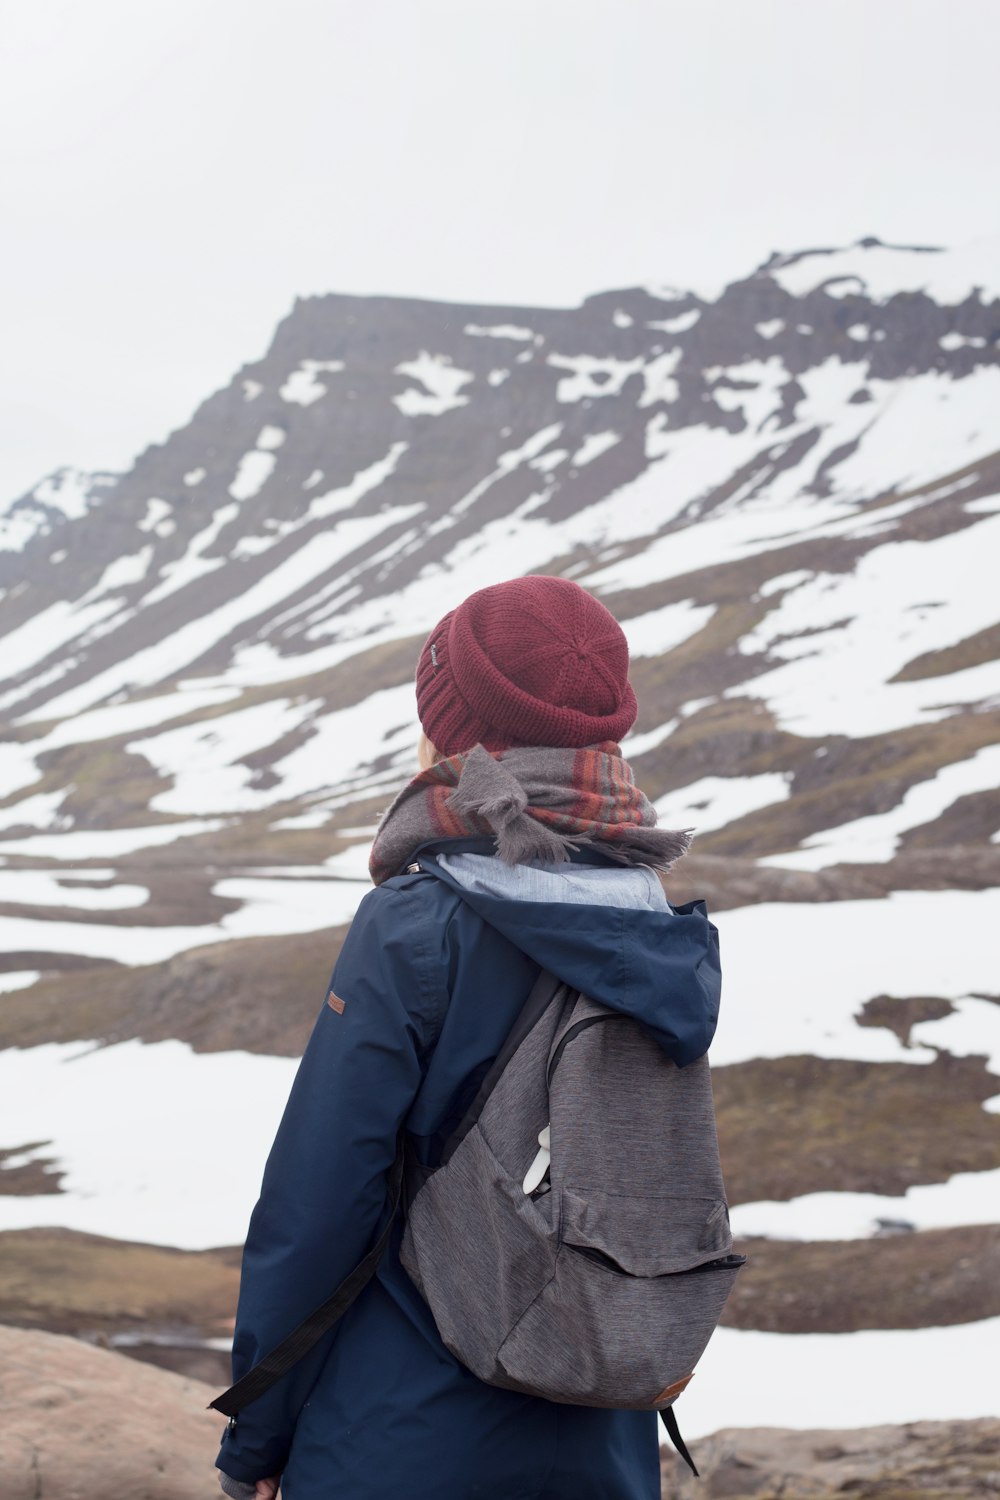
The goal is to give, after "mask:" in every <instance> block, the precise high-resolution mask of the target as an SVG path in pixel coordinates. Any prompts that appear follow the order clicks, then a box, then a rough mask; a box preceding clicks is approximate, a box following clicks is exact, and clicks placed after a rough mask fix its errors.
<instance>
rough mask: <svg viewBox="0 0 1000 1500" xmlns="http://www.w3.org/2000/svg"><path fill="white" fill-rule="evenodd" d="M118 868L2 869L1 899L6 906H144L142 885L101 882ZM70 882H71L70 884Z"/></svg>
mask: <svg viewBox="0 0 1000 1500" xmlns="http://www.w3.org/2000/svg"><path fill="white" fill-rule="evenodd" d="M114 875H115V872H114V870H95V869H85V870H60V871H59V872H58V874H50V873H49V871H48V870H0V903H3V904H4V905H5V906H76V907H79V908H80V910H81V911H122V910H125V909H127V908H128V907H134V906H144V905H145V903H146V902H147V901H148V900H149V892H148V891H147V890H146V888H145V886H142V885H124V884H122V885H107V884H105V885H101V884H98V883H96V882H100V881H113V880H114ZM67 882H71V883H69V884H67Z"/></svg>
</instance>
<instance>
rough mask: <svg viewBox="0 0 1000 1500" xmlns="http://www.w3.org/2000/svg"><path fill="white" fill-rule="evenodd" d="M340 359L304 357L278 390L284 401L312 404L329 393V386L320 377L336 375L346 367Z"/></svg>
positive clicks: (298, 404)
mask: <svg viewBox="0 0 1000 1500" xmlns="http://www.w3.org/2000/svg"><path fill="white" fill-rule="evenodd" d="M345 368H346V367H345V365H344V362H343V360H340V359H303V360H302V361H301V362H300V363H299V366H298V368H297V369H295V370H293V371H292V372H291V374H290V375H289V376H288V379H287V380H286V381H285V383H284V385H283V386H282V387H281V389H280V390H279V392H278V395H279V396H280V397H281V399H282V401H288V402H289V403H291V404H292V405H294V406H312V404H313V402H314V401H320V400H322V398H323V397H324V396H325V395H326V394H327V391H328V390H329V386H327V385H325V384H324V382H323V381H322V380H320V379H319V378H318V377H319V376H320V375H321V374H327V375H336V374H339V373H340V371H341V370H343V369H345Z"/></svg>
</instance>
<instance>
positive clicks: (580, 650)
mask: <svg viewBox="0 0 1000 1500" xmlns="http://www.w3.org/2000/svg"><path fill="white" fill-rule="evenodd" d="M636 712H637V709H636V701H635V694H634V692H633V691H632V686H631V684H630V682H629V680H628V643H627V641H626V640H625V635H624V633H623V631H622V628H621V626H620V625H619V624H618V621H617V620H616V619H615V617H614V615H613V614H611V612H610V611H609V610H607V609H605V607H604V605H603V604H601V603H600V602H599V601H598V600H597V599H595V598H594V596H593V595H592V594H588V593H587V591H586V589H582V588H581V587H580V585H579V584H578V583H573V582H572V581H571V580H570V579H568V578H547V577H543V576H540V575H535V574H531V575H529V576H528V577H526V578H512V579H510V581H509V582H507V583H496V584H493V586H492V587H491V588H486V589H480V590H479V591H478V593H475V594H470V596H469V598H468V599H466V600H465V602H464V604H460V605H459V606H458V608H457V609H453V610H451V612H450V613H449V614H446V615H445V617H444V619H443V620H441V621H440V623H439V624H438V625H436V626H435V627H434V629H433V630H432V631H431V633H430V635H429V636H428V638H427V641H426V643H425V645H424V648H423V650H422V651H421V653H420V660H419V661H418V663H417V713H418V715H419V717H420V722H421V724H422V726H423V729H424V733H425V734H426V735H427V738H428V739H429V740H430V741H431V743H432V744H433V745H434V747H435V749H437V750H438V751H440V753H441V754H442V755H455V754H457V753H458V752H459V751H460V750H471V748H472V746H473V745H477V744H479V745H483V746H484V747H485V749H487V750H509V749H510V748H511V747H512V746H514V745H559V746H564V747H568V748H575V749H579V748H581V747H582V746H584V745H594V744H597V743H598V742H599V741H600V740H615V741H617V740H620V739H621V738H622V736H623V735H624V734H626V733H627V732H628V731H629V730H630V729H631V727H632V725H633V724H634V723H635V718H636Z"/></svg>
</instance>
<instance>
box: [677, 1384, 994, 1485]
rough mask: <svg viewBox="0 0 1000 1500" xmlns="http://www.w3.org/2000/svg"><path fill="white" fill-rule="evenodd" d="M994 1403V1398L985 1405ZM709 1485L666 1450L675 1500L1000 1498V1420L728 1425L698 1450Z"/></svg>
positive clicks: (696, 1447) (696, 1455) (695, 1448)
mask: <svg viewBox="0 0 1000 1500" xmlns="http://www.w3.org/2000/svg"><path fill="white" fill-rule="evenodd" d="M984 1405H985V1401H984ZM691 1451H692V1453H693V1455H694V1459H695V1462H696V1463H697V1465H698V1468H699V1470H700V1472H701V1476H702V1477H701V1479H700V1480H697V1479H694V1478H692V1477H691V1475H690V1474H689V1473H688V1471H687V1469H685V1468H684V1466H683V1464H682V1463H681V1461H680V1459H679V1458H677V1457H676V1455H675V1454H673V1453H672V1452H668V1451H667V1450H666V1449H664V1450H663V1494H664V1497H667V1496H669V1497H670V1500H695V1497H698V1500H723V1497H725V1500H749V1497H751V1496H752V1497H754V1500H776V1497H777V1496H781V1497H782V1500H805V1497H807V1496H813V1495H844V1494H849V1495H852V1496H855V1497H856V1500H945V1497H948V1500H956V1497H963V1500H969V1497H973V1496H977V1495H991V1496H993V1495H997V1494H998V1493H1000V1421H996V1420H994V1419H992V1418H984V1419H983V1420H981V1421H973V1422H910V1423H908V1424H907V1425H906V1426H905V1427H859V1428H855V1429H851V1430H848V1431H841V1432H838V1431H832V1430H831V1431H824V1430H818V1431H812V1432H797V1431H794V1430H792V1429H789V1428H785V1427H758V1428H747V1429H742V1428H725V1429H724V1430H723V1431H721V1432H717V1433H714V1434H713V1435H712V1437H708V1438H704V1439H703V1440H702V1441H701V1442H699V1443H692V1444H691Z"/></svg>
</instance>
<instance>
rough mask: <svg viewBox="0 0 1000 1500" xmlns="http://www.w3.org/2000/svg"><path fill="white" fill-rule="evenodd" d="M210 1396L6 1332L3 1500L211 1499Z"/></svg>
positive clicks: (216, 1429)
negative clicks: (208, 1408)
mask: <svg viewBox="0 0 1000 1500" xmlns="http://www.w3.org/2000/svg"><path fill="white" fill-rule="evenodd" d="M210 1399H211V1391H210V1388H209V1387H208V1386H206V1385H202V1384H201V1383H200V1382H199V1381H194V1380H189V1379H187V1378H186V1377H184V1376H180V1375H173V1374H170V1373H168V1372H167V1371H164V1370H154V1369H152V1368H151V1367H149V1366H144V1365H136V1364H135V1363H134V1362H133V1361H130V1360H125V1359H122V1358H121V1356H120V1355H117V1354H112V1353H110V1352H109V1351H107V1350H104V1349H94V1348H90V1347H88V1345H86V1344H82V1343H80V1342H79V1341H78V1340H77V1339H69V1338H62V1337H59V1336H58V1335H55V1334H51V1333H38V1332H33V1331H29V1330H26V1329H20V1328H5V1327H3V1326H0V1407H2V1409H3V1423H2V1425H0V1479H2V1494H3V1497H4V1500H126V1497H127V1500H209V1497H212V1496H216V1495H218V1494H219V1488H218V1483H217V1480H216V1476H215V1474H214V1471H213V1467H212V1466H213V1463H214V1461H215V1455H216V1452H217V1451H218V1443H219V1438H220V1436H221V1431H222V1426H223V1422H222V1419H221V1418H220V1417H219V1416H218V1415H217V1414H216V1413H215V1412H209V1411H206V1409H205V1408H206V1406H207V1404H208V1401H209V1400H210Z"/></svg>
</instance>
